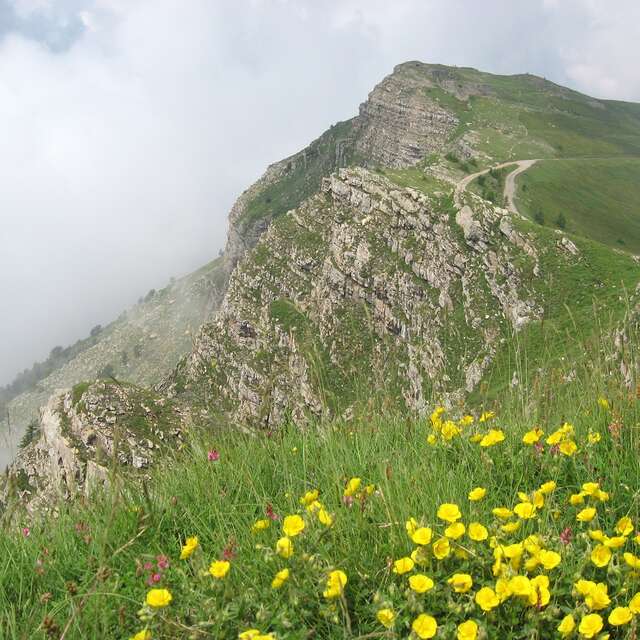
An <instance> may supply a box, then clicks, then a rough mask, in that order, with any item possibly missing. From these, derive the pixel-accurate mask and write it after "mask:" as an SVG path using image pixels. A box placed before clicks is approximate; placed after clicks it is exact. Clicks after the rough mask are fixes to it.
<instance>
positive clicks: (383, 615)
mask: <svg viewBox="0 0 640 640" xmlns="http://www.w3.org/2000/svg"><path fill="white" fill-rule="evenodd" d="M376 618H378V622H379V623H380V624H381V625H382V626H383V627H385V629H391V627H393V623H394V622H395V620H396V614H395V613H394V611H393V609H379V610H378V613H376Z"/></svg>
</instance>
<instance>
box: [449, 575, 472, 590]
mask: <svg viewBox="0 0 640 640" xmlns="http://www.w3.org/2000/svg"><path fill="white" fill-rule="evenodd" d="M447 582H448V583H449V584H450V585H451V586H452V587H453V590H454V591H455V592H456V593H467V591H469V590H470V589H471V587H472V586H473V579H472V578H471V576H470V575H469V574H468V573H454V574H453V575H452V576H451V577H450V578H449V579H448V580H447Z"/></svg>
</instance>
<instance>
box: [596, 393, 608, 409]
mask: <svg viewBox="0 0 640 640" xmlns="http://www.w3.org/2000/svg"><path fill="white" fill-rule="evenodd" d="M598 404H599V405H600V408H602V409H604V410H605V411H608V410H609V401H608V400H607V399H606V398H604V397H603V396H600V397H599V398H598Z"/></svg>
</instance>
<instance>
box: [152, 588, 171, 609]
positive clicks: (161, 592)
mask: <svg viewBox="0 0 640 640" xmlns="http://www.w3.org/2000/svg"><path fill="white" fill-rule="evenodd" d="M172 600H173V596H172V595H171V592H170V591H169V590H168V589H151V590H150V591H148V592H147V597H146V600H145V602H146V603H147V604H148V605H149V606H150V607H152V608H153V609H162V608H163V607H166V606H168V605H169V603H170V602H171V601H172Z"/></svg>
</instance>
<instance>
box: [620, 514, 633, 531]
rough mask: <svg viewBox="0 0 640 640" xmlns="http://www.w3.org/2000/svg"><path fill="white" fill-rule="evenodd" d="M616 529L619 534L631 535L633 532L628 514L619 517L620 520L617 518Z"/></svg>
mask: <svg viewBox="0 0 640 640" xmlns="http://www.w3.org/2000/svg"><path fill="white" fill-rule="evenodd" d="M616 531H617V532H618V533H619V534H620V535H621V536H628V535H631V534H632V533H633V522H632V520H631V518H629V516H624V517H623V518H620V520H618V523H617V524H616Z"/></svg>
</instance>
